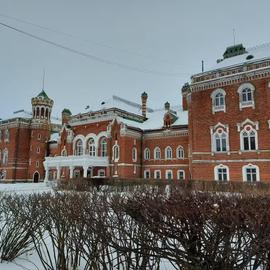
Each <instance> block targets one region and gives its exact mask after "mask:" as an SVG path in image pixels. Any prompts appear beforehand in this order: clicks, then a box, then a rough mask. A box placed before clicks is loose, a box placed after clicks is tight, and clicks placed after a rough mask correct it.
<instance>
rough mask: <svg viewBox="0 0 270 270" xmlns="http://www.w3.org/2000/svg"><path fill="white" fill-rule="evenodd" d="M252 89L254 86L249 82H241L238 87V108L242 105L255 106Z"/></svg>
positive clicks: (253, 89) (242, 106)
mask: <svg viewBox="0 0 270 270" xmlns="http://www.w3.org/2000/svg"><path fill="white" fill-rule="evenodd" d="M254 91H255V87H254V85H252V84H251V83H245V84H242V85H241V86H240V87H239V88H238V94H239V107H240V110H242V108H244V107H253V108H255V102H254Z"/></svg>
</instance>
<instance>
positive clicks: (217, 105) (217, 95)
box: [211, 89, 226, 113]
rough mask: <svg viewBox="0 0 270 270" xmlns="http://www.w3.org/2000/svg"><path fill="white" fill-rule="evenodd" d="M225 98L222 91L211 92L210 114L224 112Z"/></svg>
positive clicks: (224, 93)
mask: <svg viewBox="0 0 270 270" xmlns="http://www.w3.org/2000/svg"><path fill="white" fill-rule="evenodd" d="M225 96H226V92H225V91H224V90H223V89H216V90H215V91H213V92H212V94H211V98H212V112H213V113H215V112H221V111H223V112H225V111H226V105H225Z"/></svg>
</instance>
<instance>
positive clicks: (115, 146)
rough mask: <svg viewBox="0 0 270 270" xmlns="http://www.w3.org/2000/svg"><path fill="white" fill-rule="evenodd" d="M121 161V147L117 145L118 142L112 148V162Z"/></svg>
mask: <svg viewBox="0 0 270 270" xmlns="http://www.w3.org/2000/svg"><path fill="white" fill-rule="evenodd" d="M116 148H118V156H117V157H115V149H116ZM119 159H120V146H119V145H118V144H117V142H116V143H115V145H114V146H113V148H112V160H113V161H114V162H118V161H119Z"/></svg>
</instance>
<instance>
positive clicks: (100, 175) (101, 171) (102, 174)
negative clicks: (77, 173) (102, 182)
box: [98, 169, 105, 177]
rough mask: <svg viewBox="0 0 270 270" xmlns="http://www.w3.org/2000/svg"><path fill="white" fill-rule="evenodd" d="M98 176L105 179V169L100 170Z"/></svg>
mask: <svg viewBox="0 0 270 270" xmlns="http://www.w3.org/2000/svg"><path fill="white" fill-rule="evenodd" d="M98 176H99V177H105V170H104V169H102V170H98Z"/></svg>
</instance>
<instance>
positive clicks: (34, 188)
mask: <svg viewBox="0 0 270 270" xmlns="http://www.w3.org/2000/svg"><path fill="white" fill-rule="evenodd" d="M50 191H52V187H51V185H49V184H46V183H14V184H13V183H10V184H4V183H0V192H4V193H23V194H29V193H36V192H50Z"/></svg>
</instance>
